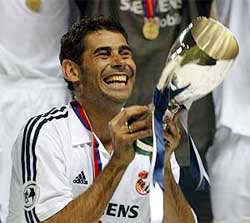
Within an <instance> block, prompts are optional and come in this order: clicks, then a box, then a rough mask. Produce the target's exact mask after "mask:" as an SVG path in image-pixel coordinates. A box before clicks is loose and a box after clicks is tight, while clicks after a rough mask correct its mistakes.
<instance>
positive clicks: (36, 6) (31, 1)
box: [26, 0, 42, 12]
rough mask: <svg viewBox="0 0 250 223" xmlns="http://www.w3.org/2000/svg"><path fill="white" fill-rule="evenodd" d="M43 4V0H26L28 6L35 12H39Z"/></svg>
mask: <svg viewBox="0 0 250 223" xmlns="http://www.w3.org/2000/svg"><path fill="white" fill-rule="evenodd" d="M41 4H42V1H41V0H26V5H27V7H28V8H29V9H30V10H32V11H34V12H38V11H39V10H40V8H41Z"/></svg>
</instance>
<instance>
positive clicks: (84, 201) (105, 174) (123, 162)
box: [43, 106, 152, 223]
mask: <svg viewBox="0 0 250 223" xmlns="http://www.w3.org/2000/svg"><path fill="white" fill-rule="evenodd" d="M147 111H148V108H147V107H145V106H132V107H129V108H126V109H124V110H123V111H122V112H120V113H119V114H118V115H117V116H116V117H115V118H114V119H113V120H112V121H111V122H110V131H111V135H112V146H113V149H114V154H113V156H112V158H111V160H110V162H109V163H108V165H107V166H106V167H105V168H104V170H103V171H102V172H101V173H100V175H99V176H98V177H97V178H96V179H95V180H94V182H93V184H92V185H91V186H90V187H89V189H88V190H87V191H86V192H84V193H82V194H81V195H79V196H78V197H77V198H76V199H74V200H72V201H71V202H70V203H69V204H68V205H67V206H66V207H65V208H63V209H62V210H61V211H59V212H58V213H57V214H55V215H54V216H52V217H51V218H49V219H48V220H46V221H43V223H59V222H60V223H92V222H95V223H96V222H97V221H98V220H99V219H100V218H101V216H102V215H103V213H104V211H105V208H106V206H107V204H108V202H109V201H110V199H111V197H112V195H113V193H114V191H115V190H116V188H117V186H118V184H119V182H120V180H121V178H122V176H123V174H124V172H125V171H126V168H127V167H128V165H129V163H130V162H131V161H132V160H133V159H134V155H135V152H134V148H133V142H134V141H135V140H136V139H138V138H144V137H147V136H149V135H152V130H151V126H150V123H151V122H150V119H149V120H147V119H146V120H139V121H135V122H133V124H131V127H130V129H133V132H132V133H131V132H129V129H128V127H127V126H126V123H127V121H128V120H129V119H130V118H131V117H133V116H138V115H143V114H144V113H145V112H147Z"/></svg>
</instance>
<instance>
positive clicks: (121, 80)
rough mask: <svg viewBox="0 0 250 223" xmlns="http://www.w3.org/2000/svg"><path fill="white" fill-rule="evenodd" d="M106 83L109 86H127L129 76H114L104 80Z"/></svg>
mask: <svg viewBox="0 0 250 223" xmlns="http://www.w3.org/2000/svg"><path fill="white" fill-rule="evenodd" d="M104 82H105V83H106V84H109V85H115V84H119V85H124V86H125V85H126V84H127V83H128V76H127V75H124V74H119V75H112V76H108V77H106V78H104Z"/></svg>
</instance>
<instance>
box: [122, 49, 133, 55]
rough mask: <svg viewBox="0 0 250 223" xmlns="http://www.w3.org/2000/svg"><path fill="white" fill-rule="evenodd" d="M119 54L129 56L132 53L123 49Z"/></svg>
mask: <svg viewBox="0 0 250 223" xmlns="http://www.w3.org/2000/svg"><path fill="white" fill-rule="evenodd" d="M120 54H121V55H124V56H131V55H132V53H131V51H129V50H123V51H121V52H120Z"/></svg>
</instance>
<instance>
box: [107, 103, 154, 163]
mask: <svg viewBox="0 0 250 223" xmlns="http://www.w3.org/2000/svg"><path fill="white" fill-rule="evenodd" d="M148 112H149V108H148V107H147V106H130V107H127V108H124V109H123V110H122V111H121V112H120V113H119V114H118V115H116V116H115V118H113V119H112V120H111V121H110V123H109V128H110V132H111V137H112V146H113V150H114V156H116V158H118V159H120V161H121V163H123V164H125V165H127V164H129V163H130V162H131V161H132V160H133V159H134V156H135V151H134V148H133V143H134V141H135V140H137V139H139V138H145V137H148V136H151V135H152V124H151V117H150V116H148V115H146V114H147V113H148ZM141 117H143V118H141ZM131 119H133V122H132V123H131V124H128V123H130V120H131Z"/></svg>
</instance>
